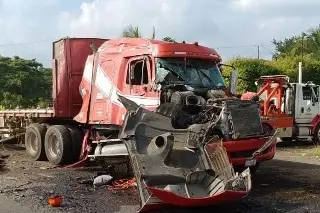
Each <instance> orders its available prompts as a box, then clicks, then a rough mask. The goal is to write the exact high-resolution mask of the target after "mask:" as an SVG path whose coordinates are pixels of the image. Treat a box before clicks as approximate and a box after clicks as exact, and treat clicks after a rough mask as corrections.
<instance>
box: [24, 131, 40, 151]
mask: <svg viewBox="0 0 320 213" xmlns="http://www.w3.org/2000/svg"><path fill="white" fill-rule="evenodd" d="M26 145H27V149H28V150H29V152H30V153H31V154H32V155H34V154H36V153H37V152H38V150H39V148H40V147H39V141H38V138H37V136H36V134H35V133H33V132H30V133H29V134H28V138H27V144H26Z"/></svg>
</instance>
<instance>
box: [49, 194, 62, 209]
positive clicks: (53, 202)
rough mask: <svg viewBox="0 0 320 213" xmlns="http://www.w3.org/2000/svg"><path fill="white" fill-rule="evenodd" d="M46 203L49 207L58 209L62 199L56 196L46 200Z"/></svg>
mask: <svg viewBox="0 0 320 213" xmlns="http://www.w3.org/2000/svg"><path fill="white" fill-rule="evenodd" d="M48 203H49V205H50V206H51V207H60V206H61V204H62V197H61V196H59V195H57V196H54V197H49V198H48Z"/></svg>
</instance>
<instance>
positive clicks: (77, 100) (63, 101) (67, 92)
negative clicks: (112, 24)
mask: <svg viewBox="0 0 320 213" xmlns="http://www.w3.org/2000/svg"><path fill="white" fill-rule="evenodd" d="M107 40H108V39H99V38H64V39H61V40H58V41H55V42H54V43H53V59H54V63H55V66H56V67H55V70H54V71H53V75H54V78H53V91H52V96H53V102H54V113H55V116H56V117H69V118H72V117H74V116H75V115H77V114H78V113H79V111H80V109H81V105H82V97H81V95H80V93H79V86H80V82H81V79H82V74H83V70H84V65H85V62H86V59H87V57H88V55H90V54H92V50H91V48H90V43H91V42H93V43H94V44H95V46H96V47H97V48H98V47H100V46H101V45H102V44H103V43H104V42H105V41H107Z"/></svg>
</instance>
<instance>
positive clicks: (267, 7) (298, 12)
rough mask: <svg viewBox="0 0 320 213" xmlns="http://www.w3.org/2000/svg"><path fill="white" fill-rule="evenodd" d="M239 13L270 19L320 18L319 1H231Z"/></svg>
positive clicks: (231, 4)
mask: <svg viewBox="0 0 320 213" xmlns="http://www.w3.org/2000/svg"><path fill="white" fill-rule="evenodd" d="M230 6H231V7H232V8H233V9H234V10H237V11H241V12H249V13H253V14H258V15H266V16H269V17H278V16H285V17H301V16H303V17H319V16H320V15H319V8H320V1H319V0H231V1H230Z"/></svg>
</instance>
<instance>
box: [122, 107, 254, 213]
mask: <svg viewBox="0 0 320 213" xmlns="http://www.w3.org/2000/svg"><path fill="white" fill-rule="evenodd" d="M202 126H203V127H205V125H202ZM191 129H194V130H195V129H197V128H195V126H193V127H192V128H190V129H174V128H173V127H172V126H171V122H170V118H168V117H165V116H162V115H160V114H157V113H155V112H151V111H148V110H146V109H144V108H138V109H137V110H135V111H134V112H131V115H129V116H127V117H126V119H125V122H124V125H123V129H122V132H121V133H120V137H121V138H122V139H123V141H124V143H125V144H126V146H127V148H128V151H129V156H130V158H131V163H132V165H133V170H134V175H135V178H136V180H137V186H138V190H139V193H140V199H141V208H140V209H139V212H144V211H148V210H154V209H155V208H159V207H163V206H168V205H169V206H184V207H190V206H205V205H216V204H221V203H224V202H230V201H233V200H236V199H241V198H243V197H245V196H246V195H247V194H248V193H249V191H250V190H251V174H250V170H249V169H247V170H245V171H244V172H243V173H242V174H240V175H237V174H235V173H234V171H233V169H232V166H231V164H230V163H229V161H228V156H227V154H226V151H225V149H224V148H223V147H222V146H217V147H215V150H208V149H207V148H208V147H207V146H206V145H205V144H201V143H195V145H194V146H189V147H188V148H187V144H188V143H187V142H188V138H189V135H192V134H190V131H191ZM200 132H201V131H200ZM195 133H199V130H197V131H195ZM193 139H194V138H193Z"/></svg>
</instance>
